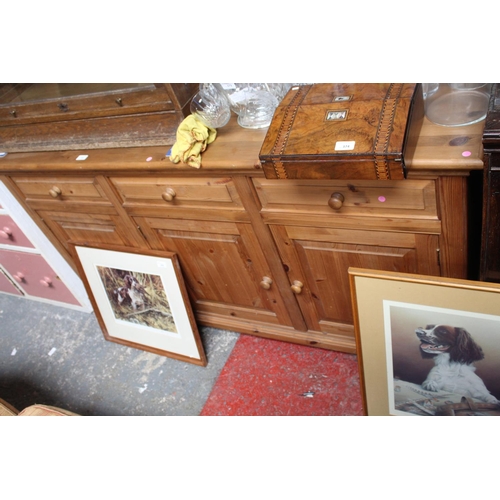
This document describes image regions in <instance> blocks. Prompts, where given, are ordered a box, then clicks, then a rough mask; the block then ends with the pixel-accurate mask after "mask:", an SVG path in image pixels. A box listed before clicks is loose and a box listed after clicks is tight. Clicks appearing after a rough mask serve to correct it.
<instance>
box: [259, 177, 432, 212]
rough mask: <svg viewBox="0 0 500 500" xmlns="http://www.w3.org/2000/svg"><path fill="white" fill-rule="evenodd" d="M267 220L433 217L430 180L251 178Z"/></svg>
mask: <svg viewBox="0 0 500 500" xmlns="http://www.w3.org/2000/svg"><path fill="white" fill-rule="evenodd" d="M253 182H254V186H255V188H256V190H257V194H258V196H259V200H260V203H261V212H262V214H263V216H264V218H266V216H269V221H271V220H274V219H275V218H276V217H278V218H279V216H280V215H282V216H283V217H284V218H285V219H286V221H287V222H289V221H290V220H291V219H290V216H293V217H297V216H299V217H300V216H307V217H311V216H313V217H314V216H322V217H323V218H324V216H327V217H329V219H331V218H332V217H334V218H335V217H336V218H339V219H340V218H345V217H351V216H352V217H357V216H362V217H391V218H395V217H396V218H412V219H414V218H422V219H431V220H432V219H434V220H437V207H436V193H435V184H434V181H429V180H422V181H421V180H401V181H361V180H360V181H317V180H293V179H291V180H267V179H260V178H259V179H253Z"/></svg>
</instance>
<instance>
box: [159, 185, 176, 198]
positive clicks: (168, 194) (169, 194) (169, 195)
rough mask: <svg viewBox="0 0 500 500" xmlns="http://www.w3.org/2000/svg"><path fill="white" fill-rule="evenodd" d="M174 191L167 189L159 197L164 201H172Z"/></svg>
mask: <svg viewBox="0 0 500 500" xmlns="http://www.w3.org/2000/svg"><path fill="white" fill-rule="evenodd" d="M175 194H176V193H175V191H174V190H173V189H172V188H167V189H166V190H165V192H164V193H163V194H162V195H161V197H162V198H163V199H164V200H165V201H172V200H173V199H174V198H175Z"/></svg>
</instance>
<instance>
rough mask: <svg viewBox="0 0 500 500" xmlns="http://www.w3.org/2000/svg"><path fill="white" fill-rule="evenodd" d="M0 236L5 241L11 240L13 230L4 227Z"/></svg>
mask: <svg viewBox="0 0 500 500" xmlns="http://www.w3.org/2000/svg"><path fill="white" fill-rule="evenodd" d="M0 236H1V237H2V238H4V239H5V240H10V238H11V237H12V231H11V229H10V228H8V227H4V228H3V229H2V230H0Z"/></svg>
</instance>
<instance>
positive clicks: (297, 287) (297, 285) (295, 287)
mask: <svg viewBox="0 0 500 500" xmlns="http://www.w3.org/2000/svg"><path fill="white" fill-rule="evenodd" d="M303 286H304V283H302V282H300V281H297V280H295V281H294V282H293V283H292V286H291V287H290V288H291V289H292V292H293V293H295V294H297V295H299V293H301V292H302V287H303Z"/></svg>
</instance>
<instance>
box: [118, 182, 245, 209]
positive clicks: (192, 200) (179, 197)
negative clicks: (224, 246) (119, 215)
mask: <svg viewBox="0 0 500 500" xmlns="http://www.w3.org/2000/svg"><path fill="white" fill-rule="evenodd" d="M111 181H112V183H113V184H114V185H115V187H116V189H117V191H118V194H119V196H120V198H121V201H122V204H123V206H124V207H125V208H126V209H128V210H129V211H132V212H134V211H135V209H139V208H148V207H149V208H154V209H155V210H158V209H164V210H182V209H191V208H197V209H203V210H235V211H244V208H243V205H242V203H241V200H240V197H239V195H238V192H237V191H236V188H235V186H234V183H233V181H232V180H231V179H230V178H225V177H222V178H211V177H193V178H175V177H158V178H154V179H151V178H144V177H115V178H112V179H111Z"/></svg>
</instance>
